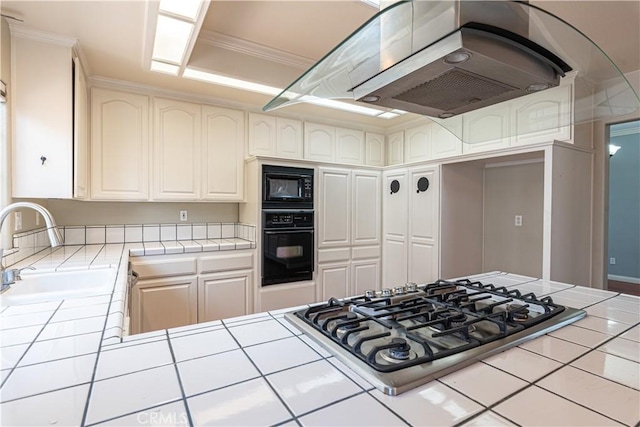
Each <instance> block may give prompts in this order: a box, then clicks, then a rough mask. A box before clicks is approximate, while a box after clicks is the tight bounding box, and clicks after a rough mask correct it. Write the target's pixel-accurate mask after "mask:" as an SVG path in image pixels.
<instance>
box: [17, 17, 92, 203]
mask: <svg viewBox="0 0 640 427" xmlns="http://www.w3.org/2000/svg"><path fill="white" fill-rule="evenodd" d="M75 45H76V40H71V39H63V38H60V37H53V36H48V35H42V34H36V33H32V32H29V31H28V30H23V29H20V28H16V27H12V28H11V55H12V56H11V67H12V70H11V75H12V77H11V79H12V93H11V96H12V123H13V127H12V129H13V131H12V136H13V145H12V153H13V159H12V160H13V168H12V170H13V179H12V185H13V188H12V195H13V197H27V198H28V197H33V198H67V199H69V198H84V197H85V195H86V184H87V176H86V174H87V165H86V163H87V161H88V159H87V140H86V134H87V123H86V106H87V98H86V96H87V90H86V82H85V79H84V75H83V74H82V73H83V71H82V69H81V67H80V65H79V62H78V61H75V62H74V56H75V54H74V48H75ZM74 80H75V81H74Z"/></svg>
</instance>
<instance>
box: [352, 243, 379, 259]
mask: <svg viewBox="0 0 640 427" xmlns="http://www.w3.org/2000/svg"><path fill="white" fill-rule="evenodd" d="M351 251H352V255H351V258H352V259H367V258H380V246H379V245H376V246H357V247H353V248H352V249H351Z"/></svg>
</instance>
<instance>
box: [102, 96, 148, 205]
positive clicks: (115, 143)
mask: <svg viewBox="0 0 640 427" xmlns="http://www.w3.org/2000/svg"><path fill="white" fill-rule="evenodd" d="M149 121H150V116H149V97H148V96H146V95H139V94H134V93H129V92H122V91H117V90H112V89H102V88H92V89H91V199H93V200H147V199H148V198H149V183H150V179H149V175H150V174H149V140H150V138H149Z"/></svg>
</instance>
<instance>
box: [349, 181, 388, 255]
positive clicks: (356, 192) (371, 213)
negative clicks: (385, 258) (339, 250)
mask: <svg viewBox="0 0 640 427" xmlns="http://www.w3.org/2000/svg"><path fill="white" fill-rule="evenodd" d="M352 181H353V184H352V185H353V192H352V196H351V199H352V203H353V205H352V206H353V207H352V212H353V215H352V216H353V224H352V225H351V230H352V236H351V244H352V245H374V244H375V245H377V244H380V227H381V222H380V213H381V209H380V208H381V206H380V204H381V194H380V190H381V188H380V182H381V176H380V173H379V172H369V171H353V173H352Z"/></svg>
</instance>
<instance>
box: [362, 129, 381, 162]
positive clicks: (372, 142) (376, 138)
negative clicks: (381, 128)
mask: <svg viewBox="0 0 640 427" xmlns="http://www.w3.org/2000/svg"><path fill="white" fill-rule="evenodd" d="M384 149H385V146H384V135H380V134H377V133H371V132H367V133H366V135H365V164H367V165H371V166H384V151H385V150H384Z"/></svg>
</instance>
